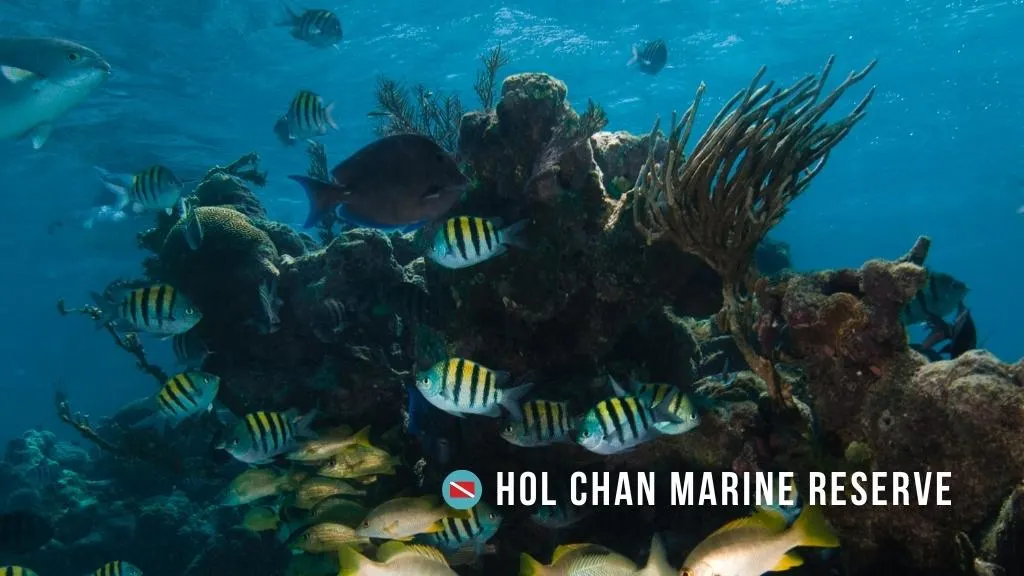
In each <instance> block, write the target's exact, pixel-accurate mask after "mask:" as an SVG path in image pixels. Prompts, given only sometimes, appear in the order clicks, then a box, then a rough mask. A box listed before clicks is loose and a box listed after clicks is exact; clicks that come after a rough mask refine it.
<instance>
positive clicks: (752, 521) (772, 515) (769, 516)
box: [713, 508, 786, 534]
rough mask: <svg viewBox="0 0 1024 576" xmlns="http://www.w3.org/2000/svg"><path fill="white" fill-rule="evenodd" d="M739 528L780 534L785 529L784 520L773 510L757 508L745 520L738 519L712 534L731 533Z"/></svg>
mask: <svg viewBox="0 0 1024 576" xmlns="http://www.w3.org/2000/svg"><path fill="white" fill-rule="evenodd" d="M740 528H761V529H764V530H770V531H772V532H782V531H783V530H785V529H786V518H785V517H783V516H782V514H779V513H776V512H775V511H774V510H766V509H763V508H759V509H758V510H757V511H756V512H754V513H753V514H752V515H750V516H747V517H746V518H738V519H736V520H733V521H732V522H729V523H728V524H726V525H725V526H722V527H721V528H719V529H718V530H715V531H714V532H713V534H722V533H725V532H732V531H733V530H737V529H740Z"/></svg>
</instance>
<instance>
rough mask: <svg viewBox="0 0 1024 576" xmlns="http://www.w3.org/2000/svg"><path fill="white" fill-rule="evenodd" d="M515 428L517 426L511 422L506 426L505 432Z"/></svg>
mask: <svg viewBox="0 0 1024 576" xmlns="http://www.w3.org/2000/svg"><path fill="white" fill-rule="evenodd" d="M513 430H515V428H514V427H513V426H512V425H511V424H509V425H508V426H505V432H512V431H513Z"/></svg>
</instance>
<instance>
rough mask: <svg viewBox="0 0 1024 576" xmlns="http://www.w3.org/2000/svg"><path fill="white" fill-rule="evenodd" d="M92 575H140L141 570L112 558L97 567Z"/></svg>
mask: <svg viewBox="0 0 1024 576" xmlns="http://www.w3.org/2000/svg"><path fill="white" fill-rule="evenodd" d="M92 576H142V570H140V569H139V568H138V567H137V566H134V565H132V564H129V563H128V562H123V561H121V560H114V561H113V562H107V563H106V564H104V565H103V566H101V567H100V568H97V569H96V571H95V572H93V573H92Z"/></svg>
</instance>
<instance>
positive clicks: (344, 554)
mask: <svg viewBox="0 0 1024 576" xmlns="http://www.w3.org/2000/svg"><path fill="white" fill-rule="evenodd" d="M373 564H374V562H373V560H370V559H369V558H367V557H366V556H363V555H362V554H360V553H359V552H358V551H357V550H356V549H355V548H353V547H351V546H342V547H341V548H340V549H339V550H338V565H339V566H340V569H339V570H338V576H357V575H358V574H368V573H369V572H368V571H367V570H366V568H368V567H370V566H373Z"/></svg>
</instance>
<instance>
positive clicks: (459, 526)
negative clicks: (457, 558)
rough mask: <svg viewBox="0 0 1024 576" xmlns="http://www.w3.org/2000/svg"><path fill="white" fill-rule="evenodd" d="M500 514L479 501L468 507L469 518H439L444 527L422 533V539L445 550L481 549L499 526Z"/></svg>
mask: <svg viewBox="0 0 1024 576" xmlns="http://www.w3.org/2000/svg"><path fill="white" fill-rule="evenodd" d="M501 520H502V518H501V514H498V513H497V512H496V511H495V510H494V509H493V508H491V507H490V506H489V505H488V504H487V503H485V502H480V503H479V504H477V505H476V506H474V507H472V508H470V509H469V518H457V517H453V516H446V517H445V518H443V519H442V520H441V523H442V524H443V525H444V529H443V530H441V531H440V532H434V533H431V534H424V535H423V536H422V538H423V540H424V541H425V542H426V543H427V544H429V545H431V546H435V547H437V548H440V549H441V550H443V551H445V552H457V551H459V550H463V549H465V548H467V547H469V548H476V549H482V548H483V545H484V544H486V543H487V541H488V540H490V539H491V537H492V536H494V534H495V533H496V532H497V531H498V528H499V527H500V526H501Z"/></svg>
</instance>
